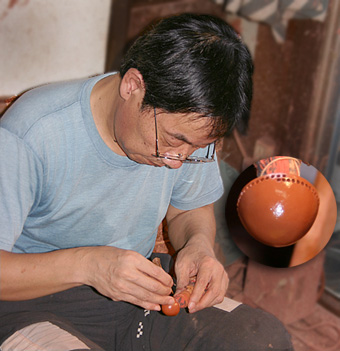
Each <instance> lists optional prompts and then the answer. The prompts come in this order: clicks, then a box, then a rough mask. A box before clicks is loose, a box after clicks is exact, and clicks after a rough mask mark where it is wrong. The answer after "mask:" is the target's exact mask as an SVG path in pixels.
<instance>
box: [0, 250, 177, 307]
mask: <svg viewBox="0 0 340 351" xmlns="http://www.w3.org/2000/svg"><path fill="white" fill-rule="evenodd" d="M80 285H90V286H93V287H94V288H95V289H97V290H98V291H99V292H100V293H102V294H103V295H105V296H107V297H109V298H111V299H112V300H114V301H127V302H130V303H133V304H136V305H139V306H141V307H143V308H145V309H152V310H159V309H160V306H159V305H160V304H172V303H173V301H174V300H173V298H172V297H170V296H168V295H169V294H170V291H171V285H172V279H171V277H170V276H169V275H168V274H167V273H165V272H164V271H163V270H162V269H161V268H160V267H157V266H156V265H154V264H153V263H152V262H150V261H149V260H147V259H146V258H145V257H143V256H142V255H140V254H138V253H136V252H133V251H129V250H122V249H118V248H114V247H106V246H101V247H82V248H72V249H66V250H57V251H53V252H48V253H38V254H18V253H11V252H7V251H3V250H2V251H0V300H27V299H32V298H36V297H40V296H44V295H48V294H52V293H56V292H59V291H63V290H66V289H70V288H72V287H76V286H80Z"/></svg>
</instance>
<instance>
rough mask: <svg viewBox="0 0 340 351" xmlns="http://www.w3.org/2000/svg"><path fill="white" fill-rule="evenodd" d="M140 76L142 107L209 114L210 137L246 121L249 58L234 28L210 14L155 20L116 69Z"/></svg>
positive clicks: (122, 72) (249, 70)
mask: <svg viewBox="0 0 340 351" xmlns="http://www.w3.org/2000/svg"><path fill="white" fill-rule="evenodd" d="M130 68H136V69H138V70H139V71H140V73H141V74H142V76H143V79H144V83H145V96H144V100H143V103H142V108H150V107H156V108H160V109H162V110H164V111H166V112H169V113H195V114H198V116H199V117H214V118H210V122H211V124H210V125H211V134H210V136H211V137H221V136H223V135H225V134H227V133H229V132H230V131H231V130H232V129H233V127H234V126H235V125H236V124H237V123H238V122H239V121H242V123H243V124H244V125H246V124H247V121H248V118H249V109H250V103H251V97H252V73H253V64H252V59H251V55H250V53H249V51H248V49H247V47H246V46H245V45H244V44H243V42H242V41H241V39H240V37H239V35H238V34H237V33H236V31H235V30H234V29H233V28H232V27H231V26H230V25H228V24H227V23H226V22H225V21H223V20H222V19H219V18H217V17H214V16H210V15H195V14H181V15H177V16H172V17H169V18H165V19H163V20H161V21H160V22H159V23H158V24H156V25H155V26H154V27H152V28H151V29H150V30H149V31H147V32H146V33H144V34H143V35H141V36H140V37H139V38H138V39H137V40H136V41H135V42H134V44H133V45H132V46H131V47H130V49H129V50H128V52H127V53H126V55H125V57H124V59H123V62H122V64H121V67H120V74H121V76H122V77H123V76H124V74H125V73H126V72H127V70H128V69H130Z"/></svg>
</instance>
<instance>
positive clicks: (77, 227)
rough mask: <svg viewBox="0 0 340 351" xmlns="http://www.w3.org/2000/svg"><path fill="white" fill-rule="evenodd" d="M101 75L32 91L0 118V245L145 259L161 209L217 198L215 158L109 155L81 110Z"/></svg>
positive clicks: (87, 113) (85, 110)
mask: <svg viewBox="0 0 340 351" xmlns="http://www.w3.org/2000/svg"><path fill="white" fill-rule="evenodd" d="M105 76H106V75H102V76H97V77H94V78H90V79H86V80H77V81H71V82H63V83H57V84H49V85H45V86H42V87H39V88H36V89H33V90H31V91H29V92H27V93H25V94H24V95H23V96H22V97H21V98H20V99H19V100H18V101H17V102H16V103H15V104H14V105H13V106H12V107H11V108H10V109H9V110H8V111H7V112H6V113H5V115H4V116H3V117H2V118H1V119H0V127H1V128H0V248H1V249H4V250H7V251H13V252H23V253H24V252H25V253H30V252H47V251H52V250H57V249H64V248H72V247H80V246H99V245H111V246H115V247H118V248H124V249H131V250H135V251H137V252H139V253H141V254H142V255H144V256H146V257H147V256H149V255H150V254H151V252H152V250H153V247H154V243H155V238H156V235H157V228H158V226H159V224H160V223H161V221H162V219H163V218H164V216H165V214H166V212H167V209H168V206H169V204H171V205H173V206H174V207H176V208H179V209H182V210H190V209H194V208H197V207H201V206H204V205H207V204H209V203H212V202H215V201H216V200H217V199H218V198H219V197H220V196H221V195H222V194H223V184H222V181H221V177H220V174H219V170H218V164H217V162H213V163H207V164H202V165H190V164H184V165H183V166H182V167H181V168H179V169H177V170H174V169H168V168H166V167H161V168H159V167H153V166H149V165H141V164H138V163H136V162H134V161H132V160H130V159H129V158H128V157H124V156H119V155H117V154H115V153H114V152H113V151H112V150H111V149H110V148H109V147H108V146H107V145H106V144H105V143H104V141H103V140H102V139H101V137H100V135H99V133H98V131H97V129H96V126H95V123H94V120H93V117H92V113H91V108H90V94H91V91H92V88H93V86H94V85H95V83H96V82H98V81H99V80H100V79H102V78H103V77H105ZM198 153H202V154H204V153H205V151H204V150H200V151H199V152H198Z"/></svg>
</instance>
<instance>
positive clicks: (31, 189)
mask: <svg viewBox="0 0 340 351" xmlns="http://www.w3.org/2000/svg"><path fill="white" fill-rule="evenodd" d="M41 174H42V166H41V162H40V160H39V159H38V157H37V156H36V155H35V154H34V153H33V152H32V150H31V149H30V148H29V147H28V146H27V145H26V144H25V142H24V141H23V140H22V139H21V138H19V137H18V136H16V135H15V134H13V133H11V132H9V131H8V130H7V129H4V128H0V223H1V224H0V249H3V250H6V251H11V250H12V248H13V246H14V244H15V242H16V240H17V239H18V237H19V236H20V234H21V232H22V230H23V226H24V223H25V220H26V218H27V216H28V214H29V212H30V210H31V209H32V207H33V206H34V204H35V202H36V200H37V197H38V196H39V188H40V186H39V179H40V178H41Z"/></svg>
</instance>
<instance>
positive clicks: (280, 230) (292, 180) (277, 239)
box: [237, 173, 319, 247]
mask: <svg viewBox="0 0 340 351" xmlns="http://www.w3.org/2000/svg"><path fill="white" fill-rule="evenodd" d="M318 208H319V196H318V193H317V190H316V189H315V187H314V186H313V185H312V184H311V183H310V182H308V181H307V180H306V179H304V178H302V177H299V176H295V175H285V174H282V173H273V174H270V175H266V176H261V177H258V178H255V179H254V180H252V181H251V182H249V183H248V184H247V185H245V186H244V187H243V189H242V191H241V193H240V195H239V197H238V201H237V212H238V215H239V218H240V220H241V222H242V224H243V226H244V228H245V229H246V230H247V232H248V233H249V234H250V235H251V236H253V237H254V238H255V239H256V240H258V241H259V242H261V243H263V244H266V245H269V246H274V247H282V246H288V245H292V244H294V243H295V242H297V241H298V240H299V239H301V238H302V237H303V236H304V235H305V234H306V233H307V232H308V230H309V229H310V227H311V226H312V224H313V223H314V220H315V218H316V215H317V213H318Z"/></svg>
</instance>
